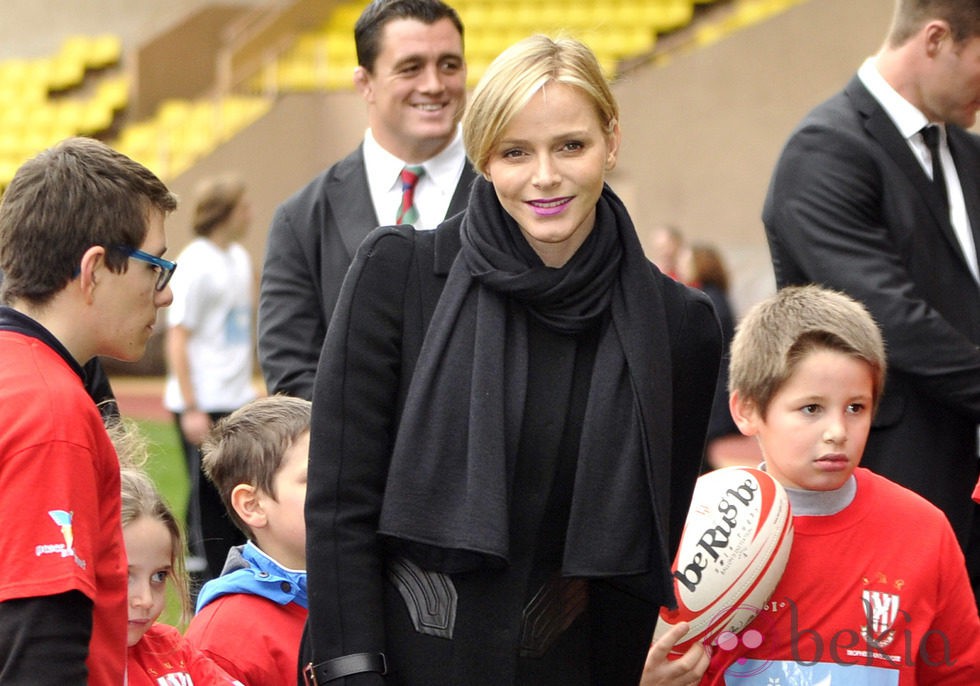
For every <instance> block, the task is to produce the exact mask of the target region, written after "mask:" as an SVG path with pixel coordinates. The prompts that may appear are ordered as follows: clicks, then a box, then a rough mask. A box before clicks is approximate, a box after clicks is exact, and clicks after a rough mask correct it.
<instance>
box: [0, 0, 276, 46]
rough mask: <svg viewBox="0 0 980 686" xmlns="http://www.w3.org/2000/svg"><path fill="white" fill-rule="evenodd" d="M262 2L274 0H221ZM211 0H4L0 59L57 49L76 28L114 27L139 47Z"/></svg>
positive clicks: (94, 30)
mask: <svg viewBox="0 0 980 686" xmlns="http://www.w3.org/2000/svg"><path fill="white" fill-rule="evenodd" d="M221 1H222V3H223V4H235V5H245V6H249V5H262V4H267V3H268V2H269V0H221ZM212 4H215V3H214V2H212V1H211V0H2V2H0V59H6V58H10V57H40V56H42V55H46V54H50V53H53V52H54V51H56V50H57V49H58V46H59V45H60V44H61V41H63V40H64V39H65V38H67V37H68V36H70V35H72V34H76V33H81V34H90V35H98V34H100V33H114V34H117V35H119V36H122V38H123V44H124V47H125V48H127V49H130V48H135V47H137V46H139V45H142V44H143V43H145V42H146V41H149V40H151V39H152V38H153V37H154V36H156V35H158V34H159V33H161V32H162V31H164V30H166V29H167V28H169V27H170V26H172V25H174V24H176V23H177V22H179V21H180V20H181V19H183V18H184V17H186V16H187V15H189V14H191V13H192V12H195V11H197V10H199V9H201V8H203V7H206V6H208V5H212Z"/></svg>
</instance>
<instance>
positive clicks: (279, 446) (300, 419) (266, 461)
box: [201, 395, 311, 539]
mask: <svg viewBox="0 0 980 686" xmlns="http://www.w3.org/2000/svg"><path fill="white" fill-rule="evenodd" d="M310 407H311V403H310V401H309V400H303V399H302V398H293V397H289V396H285V395H273V396H270V397H268V398H258V399H256V400H253V401H251V402H249V403H247V404H245V405H243V406H242V407H240V408H238V409H237V410H235V411H234V412H232V413H231V414H230V415H228V416H227V417H224V418H223V419H221V420H220V421H218V423H217V424H216V425H215V426H214V428H213V429H211V432H210V434H208V437H207V438H206V439H205V440H204V443H203V445H201V468H202V469H203V470H204V474H205V475H206V476H207V477H208V479H210V480H211V482H212V483H213V484H214V487H215V488H216V489H217V491H218V494H219V495H220V496H221V502H222V503H224V506H225V510H227V512H228V517H229V518H230V519H231V521H232V522H234V524H235V526H237V527H238V528H239V529H240V530H241V531H242V533H244V534H245V535H246V536H248V538H250V539H252V538H254V537H253V535H252V531H251V529H250V528H249V527H248V525H247V524H246V523H245V522H243V521H242V519H241V517H239V516H238V513H237V512H235V508H234V507H233V506H232V504H231V494H232V491H234V490H235V486H238V485H239V484H248V485H250V486H254V487H255V488H257V489H260V490H262V491H264V492H265V493H267V494H268V495H269V496H271V497H272V498H273V499H276V497H277V496H276V489H275V477H276V473H277V472H278V471H279V468H280V467H281V466H282V458H283V455H285V453H286V451H287V450H289V448H290V446H291V445H292V444H293V443H294V442H295V441H296V440H297V439H298V438H299V437H300V436H302V435H303V434H304V433H306V432H307V431H309V430H310Z"/></svg>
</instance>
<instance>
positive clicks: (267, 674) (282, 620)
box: [185, 593, 307, 686]
mask: <svg viewBox="0 0 980 686" xmlns="http://www.w3.org/2000/svg"><path fill="white" fill-rule="evenodd" d="M306 615H307V612H306V608H304V607H302V606H300V605H297V604H296V603H288V604H287V605H279V604H278V603H275V602H273V601H271V600H268V599H266V598H262V597H260V596H257V595H251V594H248V593H232V594H229V595H224V596H221V597H220V598H216V599H215V600H212V601H211V602H210V603H208V604H207V605H205V606H204V607H203V608H202V609H201V611H200V612H198V613H197V614H196V615H194V619H192V620H191V623H190V626H188V627H187V632H186V634H185V635H186V636H187V640H189V641H190V642H191V643H193V644H194V646H195V647H197V648H199V649H200V650H201V651H203V652H204V653H205V654H207V655H208V656H209V657H211V658H212V659H213V660H214V661H215V662H217V663H218V664H219V665H221V667H223V668H224V669H225V670H226V671H227V672H228V673H229V674H231V675H233V676H234V677H236V678H238V679H240V680H241V681H243V682H245V683H246V684H249V685H250V686H252V685H256V686H257V685H258V684H293V683H295V682H296V678H297V675H298V669H299V667H298V665H299V644H300V639H301V638H302V635H303V625H304V624H305V623H306Z"/></svg>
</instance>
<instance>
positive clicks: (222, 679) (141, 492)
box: [121, 465, 242, 686]
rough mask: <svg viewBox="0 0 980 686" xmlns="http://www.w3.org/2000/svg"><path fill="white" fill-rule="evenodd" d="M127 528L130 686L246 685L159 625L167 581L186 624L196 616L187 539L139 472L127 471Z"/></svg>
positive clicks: (124, 502) (124, 472)
mask: <svg viewBox="0 0 980 686" xmlns="http://www.w3.org/2000/svg"><path fill="white" fill-rule="evenodd" d="M121 477H122V526H123V540H124V541H125V544H126V556H127V557H128V558H129V625H128V634H127V638H128V641H127V645H128V646H129V651H128V660H127V666H126V684H127V685H128V686H141V685H143V684H146V685H148V686H158V685H159V684H170V683H188V684H190V683H193V684H194V685H195V686H207V685H209V684H214V685H218V684H221V685H224V684H238V686H242V685H241V682H239V681H236V680H235V679H232V678H231V677H230V676H228V674H226V673H225V672H224V671H223V670H222V669H221V668H220V667H218V666H217V665H216V664H215V663H214V662H212V661H211V659H210V658H208V657H207V656H205V655H204V654H202V653H200V652H199V651H197V650H196V649H195V648H193V647H192V646H191V645H190V644H189V643H188V642H187V641H186V640H185V639H184V638H183V637H182V636H181V635H180V632H179V631H178V630H177V629H176V628H174V627H172V626H167V625H166V624H158V623H156V620H157V618H158V617H159V616H160V613H161V612H163V608H164V605H165V604H166V589H167V581H170V582H172V584H173V589H174V591H176V593H177V596H178V597H179V598H180V603H181V622H185V621H186V619H187V616H188V615H189V612H190V600H189V598H188V593H187V577H186V573H185V570H184V559H183V550H184V544H183V537H182V535H181V531H180V526H179V525H178V523H177V519H176V517H174V514H173V512H171V510H170V508H169V507H168V506H167V504H166V503H165V502H164V501H163V499H162V498H161V497H160V493H159V492H158V491H157V489H156V487H155V486H154V484H153V481H152V480H151V479H150V478H149V476H147V474H146V473H145V472H143V471H142V470H140V469H139V468H137V467H133V466H126V465H124V466H123V467H122V473H121Z"/></svg>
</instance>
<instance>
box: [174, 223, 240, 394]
mask: <svg viewBox="0 0 980 686" xmlns="http://www.w3.org/2000/svg"><path fill="white" fill-rule="evenodd" d="M177 264H178V268H177V271H176V272H174V276H173V279H172V280H171V281H170V286H171V288H172V289H173V293H174V301H173V304H172V305H171V306H170V308H169V309H168V310H167V324H168V325H169V326H177V325H180V326H183V327H184V328H186V329H188V331H190V336H189V338H188V341H187V356H188V362H189V364H190V370H191V383H192V384H193V386H194V393H195V395H196V399H197V405H198V409H200V410H203V411H205V412H230V411H232V410H236V409H238V408H239V407H241V406H242V405H244V404H245V403H247V402H248V401H250V400H252V399H253V398H255V396H256V392H255V389H254V388H253V386H252V358H253V342H252V341H253V338H252V329H253V326H252V309H253V304H252V303H253V296H252V290H253V283H252V262H251V260H250V258H249V256H248V253H247V252H246V250H245V248H243V247H242V246H241V245H240V244H238V243H232V244H231V245H230V246H228V247H227V248H226V249H222V248H220V247H218V245H216V244H215V243H213V242H212V241H210V240H208V239H207V238H196V239H194V240H193V241H192V242H191V243H190V244H189V245H188V246H187V247H186V248H184V250H183V251H182V252H181V253H180V255H178V257H177ZM164 405H165V406H166V408H167V409H168V410H170V411H171V412H183V410H184V398H183V396H182V395H181V393H180V388H179V386H178V384H177V377H176V376H174V374H173V372H172V371H168V373H167V385H166V390H165V392H164Z"/></svg>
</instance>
